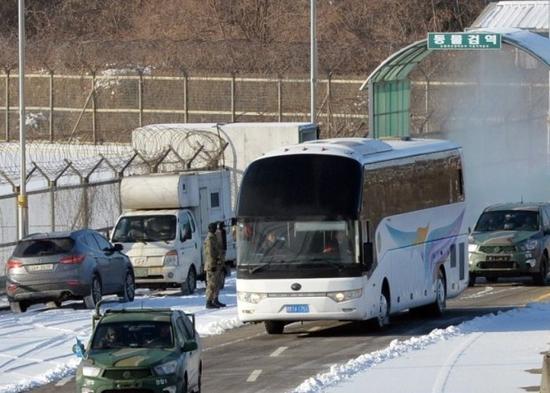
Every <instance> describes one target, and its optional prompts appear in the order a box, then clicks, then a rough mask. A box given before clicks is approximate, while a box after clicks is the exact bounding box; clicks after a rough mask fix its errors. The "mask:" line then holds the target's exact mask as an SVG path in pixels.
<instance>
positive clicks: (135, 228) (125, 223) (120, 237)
mask: <svg viewBox="0 0 550 393" xmlns="http://www.w3.org/2000/svg"><path fill="white" fill-rule="evenodd" d="M175 237H176V216H175V215H173V214H170V215H167V214H165V215H158V216H126V217H122V218H121V219H120V220H119V221H118V224H117V226H116V228H115V231H114V234H113V238H112V239H111V240H112V242H113V243H136V242H157V241H170V240H174V239H175Z"/></svg>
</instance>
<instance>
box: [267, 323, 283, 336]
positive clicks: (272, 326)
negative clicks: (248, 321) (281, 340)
mask: <svg viewBox="0 0 550 393" xmlns="http://www.w3.org/2000/svg"><path fill="white" fill-rule="evenodd" d="M264 326H265V331H266V332H267V334H283V332H284V330H285V323H284V322H283V321H264Z"/></svg>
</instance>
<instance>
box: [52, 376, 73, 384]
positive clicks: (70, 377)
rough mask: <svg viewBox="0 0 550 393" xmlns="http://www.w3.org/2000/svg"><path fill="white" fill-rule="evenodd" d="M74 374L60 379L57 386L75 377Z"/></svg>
mask: <svg viewBox="0 0 550 393" xmlns="http://www.w3.org/2000/svg"><path fill="white" fill-rule="evenodd" d="M73 378H74V376H73V375H69V376H68V377H65V378H63V379H62V380H60V381H58V382H57V383H56V384H55V386H63V385H65V384H66V383H67V382H69V381H70V380H71V379H73Z"/></svg>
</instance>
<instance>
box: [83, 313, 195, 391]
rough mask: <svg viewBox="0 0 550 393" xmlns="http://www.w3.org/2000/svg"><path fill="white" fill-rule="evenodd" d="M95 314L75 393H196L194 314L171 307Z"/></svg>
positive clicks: (84, 350)
mask: <svg viewBox="0 0 550 393" xmlns="http://www.w3.org/2000/svg"><path fill="white" fill-rule="evenodd" d="M98 310H99V305H98V307H97V308H96V314H95V315H94V325H95V326H94V330H93V333H92V336H91V339H90V341H89V343H88V347H87V348H84V346H83V345H82V343H80V342H78V341H77V344H75V345H74V346H73V352H74V353H75V354H76V355H77V356H81V357H82V362H81V363H80V365H79V367H78V369H77V372H76V391H77V393H107V392H108V393H114V392H117V391H121V392H139V393H149V392H151V393H153V392H158V393H188V392H200V391H201V374H202V362H201V344H200V338H199V335H198V333H197V331H196V329H195V317H194V315H190V314H185V313H184V312H182V311H177V310H171V309H121V310H107V311H105V312H104V313H103V315H101V314H100V313H99V311H98Z"/></svg>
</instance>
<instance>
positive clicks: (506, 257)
mask: <svg viewBox="0 0 550 393" xmlns="http://www.w3.org/2000/svg"><path fill="white" fill-rule="evenodd" d="M509 260H510V255H487V261H509Z"/></svg>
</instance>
